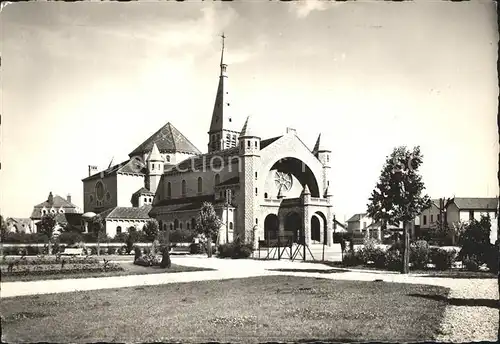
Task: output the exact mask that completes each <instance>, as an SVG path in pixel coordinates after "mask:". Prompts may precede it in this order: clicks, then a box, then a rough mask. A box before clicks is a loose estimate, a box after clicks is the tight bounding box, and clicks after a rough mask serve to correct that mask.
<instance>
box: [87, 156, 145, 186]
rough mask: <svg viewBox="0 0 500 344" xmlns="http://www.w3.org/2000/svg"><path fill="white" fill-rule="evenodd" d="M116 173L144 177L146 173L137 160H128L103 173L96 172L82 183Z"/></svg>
mask: <svg viewBox="0 0 500 344" xmlns="http://www.w3.org/2000/svg"><path fill="white" fill-rule="evenodd" d="M117 173H130V174H139V175H145V174H146V173H147V167H146V165H145V164H144V163H143V162H141V161H140V160H139V159H129V160H126V161H124V162H122V163H120V164H117V165H114V166H112V167H110V168H108V169H106V170H104V171H101V172H97V173H95V174H93V175H91V176H89V177H87V178H83V179H82V181H87V180H92V179H99V178H101V177H102V178H104V177H108V176H111V175H115V174H117Z"/></svg>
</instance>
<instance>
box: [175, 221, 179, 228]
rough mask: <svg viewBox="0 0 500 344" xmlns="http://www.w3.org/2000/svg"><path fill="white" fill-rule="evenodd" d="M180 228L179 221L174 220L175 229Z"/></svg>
mask: <svg viewBox="0 0 500 344" xmlns="http://www.w3.org/2000/svg"><path fill="white" fill-rule="evenodd" d="M177 228H179V220H177V219H175V220H174V229H177Z"/></svg>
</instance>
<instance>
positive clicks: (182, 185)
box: [181, 180, 186, 197]
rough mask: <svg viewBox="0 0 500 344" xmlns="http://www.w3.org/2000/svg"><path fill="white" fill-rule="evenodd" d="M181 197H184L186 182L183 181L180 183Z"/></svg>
mask: <svg viewBox="0 0 500 344" xmlns="http://www.w3.org/2000/svg"><path fill="white" fill-rule="evenodd" d="M181 195H182V196H183V197H185V196H186V181H185V180H183V181H182V183H181Z"/></svg>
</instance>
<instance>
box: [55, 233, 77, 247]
mask: <svg viewBox="0 0 500 344" xmlns="http://www.w3.org/2000/svg"><path fill="white" fill-rule="evenodd" d="M82 239H83V237H82V235H81V234H80V233H78V232H62V233H61V235H59V242H60V243H63V244H67V245H75V244H76V243H79V242H80V241H82Z"/></svg>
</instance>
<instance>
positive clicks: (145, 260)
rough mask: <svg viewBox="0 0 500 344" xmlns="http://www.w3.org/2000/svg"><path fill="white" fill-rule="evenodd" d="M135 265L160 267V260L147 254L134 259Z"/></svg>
mask: <svg viewBox="0 0 500 344" xmlns="http://www.w3.org/2000/svg"><path fill="white" fill-rule="evenodd" d="M134 264H135V265H141V266H158V265H160V260H159V259H158V257H157V256H155V255H152V254H145V255H142V256H140V257H138V258H136V259H134Z"/></svg>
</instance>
